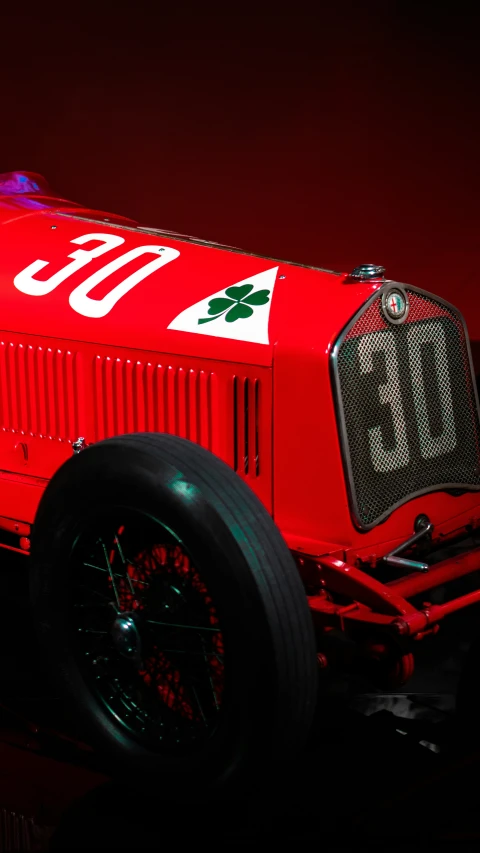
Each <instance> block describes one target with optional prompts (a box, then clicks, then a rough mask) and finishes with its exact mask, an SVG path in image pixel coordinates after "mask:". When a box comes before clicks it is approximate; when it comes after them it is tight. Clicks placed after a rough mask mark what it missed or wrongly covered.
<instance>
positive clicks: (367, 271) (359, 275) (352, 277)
mask: <svg viewBox="0 0 480 853" xmlns="http://www.w3.org/2000/svg"><path fill="white" fill-rule="evenodd" d="M384 278H385V267H380V266H377V264H360V266H359V267H355V269H353V270H352V272H351V273H349V274H348V275H347V276H346V278H345V279H344V282H345V284H350V283H352V284H353V283H355V282H357V281H383V280H384Z"/></svg>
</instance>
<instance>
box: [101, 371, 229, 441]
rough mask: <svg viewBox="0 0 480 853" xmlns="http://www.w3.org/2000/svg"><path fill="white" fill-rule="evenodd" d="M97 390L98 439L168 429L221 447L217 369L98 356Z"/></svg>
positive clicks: (165, 430) (194, 439)
mask: <svg viewBox="0 0 480 853" xmlns="http://www.w3.org/2000/svg"><path fill="white" fill-rule="evenodd" d="M93 392H94V407H93V408H94V431H95V440H96V441H99V440H101V439H103V438H107V437H108V436H112V435H122V434H124V433H131V432H164V433H170V434H171V435H178V436H180V437H181V438H188V439H190V441H194V442H196V443H197V444H201V445H202V446H203V447H206V448H207V449H208V450H211V451H212V452H218V441H219V436H218V422H219V412H218V409H219V400H218V377H217V375H216V374H215V373H213V372H208V371H205V370H193V369H186V368H183V367H175V366H172V365H162V364H153V363H151V362H142V361H132V360H130V359H120V358H110V357H108V356H107V357H102V356H97V357H96V358H95V360H94V364H93Z"/></svg>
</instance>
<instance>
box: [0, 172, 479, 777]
mask: <svg viewBox="0 0 480 853" xmlns="http://www.w3.org/2000/svg"><path fill="white" fill-rule="evenodd" d="M0 223H1V230H0V234H1V267H0V297H1V329H2V332H1V336H0V406H1V409H0V411H1V414H0V417H1V421H0V422H1V431H0V545H1V546H2V547H3V548H6V549H13V550H16V551H19V552H21V553H23V554H25V555H27V556H29V561H28V562H29V571H30V576H31V600H32V608H33V611H34V616H35V620H36V623H37V625H38V631H39V636H40V640H41V643H42V644H43V648H44V650H45V653H46V656H47V657H48V659H49V661H50V665H51V666H52V669H53V671H54V672H55V673H56V676H57V677H58V679H59V680H60V681H61V683H62V684H63V688H64V690H65V692H66V695H67V696H68V697H69V700H70V702H71V704H72V706H74V707H75V708H76V709H78V712H79V714H80V717H81V719H82V720H83V722H84V725H85V731H87V732H88V734H89V736H90V738H92V739H93V740H94V741H95V742H97V743H99V744H100V745H101V747H102V748H103V749H104V750H106V751H107V752H109V754H110V755H111V756H112V758H113V759H114V760H115V761H117V762H119V763H120V764H121V766H122V767H124V768H128V769H129V770H130V771H139V772H140V773H142V774H143V775H145V774H147V775H148V776H149V777H150V776H152V775H153V776H157V777H158V778H166V779H168V782H169V784H172V785H174V784H175V781H178V782H179V783H180V784H182V785H184V784H186V781H187V780H188V781H189V782H192V781H194V782H196V783H197V784H198V780H202V781H204V782H205V783H211V784H214V783H220V782H224V781H226V780H228V779H234V778H236V777H238V776H241V774H242V773H246V772H247V770H251V769H252V768H253V767H256V766H258V761H259V760H260V761H262V760H265V759H268V760H271V757H272V755H274V756H275V757H276V758H277V759H279V760H281V761H282V760H286V759H288V758H289V757H291V756H294V755H295V754H296V753H297V752H298V750H300V749H301V748H302V746H303V745H304V744H305V741H306V738H307V736H308V733H309V730H310V727H311V724H312V720H313V714H314V710H315V706H316V700H317V688H318V673H319V670H322V669H323V670H329V669H334V668H335V667H337V666H338V667H345V668H348V667H350V666H352V665H355V666H356V665H364V666H365V668H366V670H367V671H368V672H369V674H370V676H371V677H373V678H374V679H376V680H377V682H378V683H379V684H380V683H387V684H388V685H390V686H394V685H400V684H403V683H404V682H405V681H406V680H407V679H408V678H409V677H410V676H411V674H412V672H413V667H414V650H415V647H416V646H418V640H420V639H422V638H424V637H426V636H427V635H431V634H434V633H436V632H437V631H438V629H439V626H440V623H441V621H442V620H443V619H444V617H445V616H447V615H448V614H450V613H452V612H453V611H456V610H458V609H460V608H463V607H466V606H468V605H471V604H473V603H474V602H477V601H480V589H474V590H473V591H470V592H468V593H466V594H465V595H463V596H461V597H456V598H451V597H449V596H448V595H446V596H444V600H443V601H442V602H441V603H436V604H431V603H428V602H427V601H426V600H425V599H428V598H431V597H432V591H433V590H435V589H436V588H438V587H440V586H442V587H445V584H448V582H449V581H452V580H454V579H457V578H459V577H460V576H462V575H467V574H470V573H473V572H474V571H475V570H477V569H478V568H480V550H479V549H478V548H477V547H476V546H475V544H474V541H473V539H472V533H474V531H475V530H476V528H477V527H478V525H479V523H480V495H479V489H480V464H479V463H480V453H479V440H480V424H479V415H478V398H477V389H476V381H475V371H474V369H473V366H472V360H471V353H470V344H469V339H468V334H467V331H466V327H465V324H464V321H463V319H462V317H461V315H460V314H459V312H458V311H457V310H456V308H454V307H453V306H452V305H451V304H449V303H447V302H445V301H444V300H443V299H441V298H439V297H437V296H434V295H432V294H431V293H426V292H424V291H422V290H420V289H418V288H417V287H411V286H410V285H405V284H399V283H397V282H394V281H390V280H387V279H386V278H385V274H384V270H383V268H382V267H376V266H373V265H363V266H360V267H358V268H357V269H355V270H354V271H353V272H351V273H349V274H346V273H336V272H332V271H328V270H323V269H317V268H312V267H306V266H302V265H299V264H292V263H287V262H284V261H278V260H273V259H270V258H266V257H259V256H256V255H252V254H248V253H245V252H241V251H239V250H237V249H232V248H229V247H225V246H220V245H217V244H213V243H208V242H205V241H202V240H198V239H195V238H191V237H187V236H184V235H180V234H176V233H172V232H169V231H164V230H162V229H156V228H149V227H144V226H141V225H139V224H138V223H136V222H133V221H131V220H128V219H125V218H123V217H118V216H112V215H111V214H104V213H102V212H96V211H92V210H88V209H85V208H82V207H81V206H79V205H76V204H74V203H72V202H69V201H66V200H64V199H59V198H56V197H55V196H54V195H53V194H52V193H51V191H50V190H49V188H48V186H47V185H46V183H45V181H44V180H43V179H42V178H41V177H40V176H38V175H35V174H32V173H27V172H25V173H20V172H15V173H8V174H5V175H2V176H0ZM447 542H448V543H455V544H456V545H457V546H458V547H457V549H456V551H455V557H450V558H445V559H442V560H439V559H438V551H439V549H440V548H442V547H443V546H444V545H445V543H447ZM462 543H463V548H462ZM447 589H448V587H447Z"/></svg>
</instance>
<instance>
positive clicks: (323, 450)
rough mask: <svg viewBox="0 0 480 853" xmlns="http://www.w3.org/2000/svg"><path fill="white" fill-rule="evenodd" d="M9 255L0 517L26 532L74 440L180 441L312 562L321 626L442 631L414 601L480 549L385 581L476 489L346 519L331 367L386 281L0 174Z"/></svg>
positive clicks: (437, 536)
mask: <svg viewBox="0 0 480 853" xmlns="http://www.w3.org/2000/svg"><path fill="white" fill-rule="evenodd" d="M0 245H1V266H0V300H1V305H2V311H1V318H0V516H2V517H3V518H4V519H7V520H8V519H9V520H11V521H12V522H13V523H18V522H22V523H23V524H26V525H30V524H32V523H33V522H34V519H35V512H36V508H37V506H38V502H39V499H40V497H41V494H42V492H43V490H44V488H45V486H46V485H47V483H48V482H49V480H50V478H51V477H52V476H53V474H54V473H55V471H56V470H57V469H58V467H59V466H60V465H61V464H62V463H63V462H64V461H65V460H66V459H67V458H68V457H69V456H70V455H71V453H72V443H73V442H74V441H75V440H76V439H77V438H79V437H80V436H82V437H84V438H85V441H86V444H87V445H88V444H90V443H92V442H97V441H100V440H101V439H103V438H105V437H108V436H112V435H118V434H122V433H125V432H136V431H144V430H146V431H160V432H167V433H172V434H176V435H179V436H182V437H184V438H187V439H190V440H192V441H195V442H197V443H199V444H201V445H203V446H204V447H206V448H207V449H209V450H210V451H212V452H213V453H214V454H216V455H217V456H219V457H220V458H222V459H224V460H225V461H226V462H227V463H228V464H229V465H230V466H231V467H232V468H234V470H235V471H236V472H237V473H238V475H239V476H240V477H242V478H243V479H245V480H246V481H247V482H248V483H249V485H250V486H251V488H252V489H253V490H254V491H255V492H256V493H257V495H258V496H259V498H260V499H261V500H262V501H263V503H264V504H265V506H266V507H267V508H268V510H269V511H270V512H271V514H272V515H273V518H274V520H275V521H276V523H277V525H278V527H279V528H280V530H281V532H282V533H283V535H284V537H285V539H286V541H287V544H288V545H289V546H290V548H291V549H292V550H293V551H295V552H296V554H297V556H299V560H300V555H302V554H303V555H305V557H306V558H307V562H308V558H312V559H313V566H314V568H313V570H311V577H312V578H313V586H314V587H315V585H316V587H317V588H316V590H315V594H312V595H311V596H310V605H311V608H312V611H313V612H314V613H315V615H316V618H318V619H319V620H320V622H319V624H320V623H321V625H323V626H324V627H325V628H327V627H329V626H331V625H337V626H340V627H341V628H342V629H343V628H345V627H346V626H347V627H348V625H350V626H352V625H357V626H363V627H364V628H368V626H370V627H371V628H378V627H384V628H388V627H391V626H392V625H393V623H394V621H395V620H398V619H400V620H401V622H402V624H405V625H407V626H408V628H407V629H405V630H406V631H407V633H410V634H415V633H416V634H421V633H422V632H424V631H426V630H430V627H431V625H432V619H431V618H430V617H426V616H425V613H424V612H422V611H418V610H417V609H416V608H415V607H414V606H413V605H412V604H411V603H410V602H409V601H408V598H409V597H411V596H412V595H414V594H415V593H416V592H419V591H426V590H427V589H431V588H432V587H433V586H435V585H438V584H440V583H446V582H448V581H449V580H451V579H453V578H455V577H459V576H461V575H462V574H466V573H469V572H471V571H474V568H473V566H474V565H475V566H476V561H477V560H478V555H477V551H476V550H475V551H472V552H471V553H470V554H469V555H467V556H466V557H465V558H463V559H462V561H461V562H455V561H451V560H448V561H445V563H442V564H440V565H438V566H436V567H435V568H432V569H431V571H430V572H429V574H427V575H415V576H414V577H408V578H405V579H402V580H400V581H396V582H392V583H382V582H380V581H379V580H377V579H375V577H373V572H374V570H375V569H376V567H377V564H378V563H379V561H381V559H382V557H384V556H385V555H386V554H387V553H388V552H389V551H391V550H393V548H396V547H398V546H399V545H401V543H402V542H404V541H405V540H406V539H408V538H409V537H410V536H411V535H412V532H413V529H414V522H415V519H416V518H417V516H419V515H420V514H426V515H427V516H428V517H429V519H430V522H431V523H432V525H433V531H434V532H433V544H434V545H438V544H441V543H442V541H447V540H448V539H449V538H455V537H461V536H462V535H465V534H466V533H467V532H468V531H469V530H472V529H475V528H476V527H478V525H479V524H480V495H479V493H478V492H475V491H470V492H466V493H464V494H461V495H454V494H447V493H446V492H440V491H437V492H432V493H430V494H426V495H423V496H420V497H416V498H414V499H413V500H410V501H407V502H405V503H404V504H403V505H402V506H400V507H399V508H398V509H396V510H395V511H394V512H392V513H391V515H390V516H389V517H388V518H387V519H386V520H385V521H384V522H383V523H382V524H380V525H377V526H376V527H374V528H373V529H371V530H369V531H368V532H366V531H361V530H359V529H358V528H357V527H356V526H355V524H354V523H353V521H352V517H351V509H350V505H349V500H348V495H347V489H346V484H345V469H344V462H343V460H342V455H341V448H340V442H339V434H338V423H337V416H336V411H335V407H334V399H333V393H332V378H331V373H330V364H331V359H330V356H331V352H332V346H333V344H334V343H335V341H336V339H337V338H338V336H339V335H340V333H341V331H342V330H343V329H344V327H345V326H346V325H347V323H348V322H349V321H350V320H351V319H352V317H353V316H354V315H355V314H356V312H357V311H358V310H359V309H360V308H361V307H362V306H363V305H364V303H365V302H366V301H367V300H368V299H369V298H370V297H371V296H373V295H374V294H375V292H376V290H377V289H378V288H379V287H380V286H381V282H380V281H378V280H375V281H371V282H370V283H369V282H359V283H355V284H352V283H349V284H348V286H347V285H346V284H345V274H344V273H342V274H337V273H332V272H328V271H324V270H320V269H313V268H307V267H302V266H301V265H298V264H290V263H287V262H284V261H276V260H272V259H269V258H264V257H258V256H254V255H249V254H247V253H244V252H240V251H238V250H235V249H230V248H228V247H222V246H218V245H215V244H207V243H205V242H202V241H199V240H194V239H191V238H188V237H184V236H182V235H177V234H173V233H172V232H164V231H159V230H156V229H154V228H144V227H142V226H139V225H138V223H136V222H133V221H131V220H128V219H125V218H122V217H116V216H112V215H111V214H105V213H102V212H98V211H88V210H85V209H82V208H80V207H79V206H78V205H75V204H73V203H71V202H68V201H65V200H63V199H55V198H53V197H52V196H50V194H49V190H48V187H47V185H46V183H45V182H44V181H43V180H42V179H40V178H39V176H35V175H31V174H29V173H23V174H20V173H16V174H12V175H9V176H6V177H3V178H2V176H0ZM418 284H421V282H418ZM440 313H441V312H440ZM252 317H253V319H252V320H251V322H250V324H249V323H246V319H247V318H252ZM1 528H3V529H4V530H6V531H7V530H9V527H8V525H7V526H5V524H3V525H2V523H0V529H1ZM28 532H29V531H28V530H23V529H22V531H20V530H19V531H18V533H19V536H20V535H22V536H23V540H22V542H23V544H22V546H21V547H20V549H19V550H21V551H22V552H23V553H26V542H27V541H28V535H27V533H28ZM5 545H6V546H8V547H10V548H12V547H16V545H14V544H12V543H11V542H6V543H5ZM477 597H478V594H477V593H476V592H475V593H471V594H470V596H467V597H466V598H465V599H463V600H460V599H458V600H457V604H455V603H453V602H451V603H449V604H448V605H442V606H441V607H443V608H444V609H443V610H442V611H440V610H438V611H435V613H437V615H438V614H439V613H440V612H442V617H440V616H439V617H438V618H443V615H445V614H446V613H447V612H451V611H452V610H453V609H456V607H458V606H467V605H468V604H470V603H472V602H473V601H476V600H477ZM460 601H461V602H462V603H459V602H460ZM432 612H433V611H432ZM432 618H433V617H432ZM321 620H323V622H322V621H321ZM429 620H430V621H429ZM433 621H435V620H433ZM397 624H400V623H397ZM371 648H378V644H376V643H372V644H371ZM405 660H406V659H405ZM409 668H410V664H409V663H408V665H407V663H405V661H403V663H402V662H401V661H400V662H398V667H397V669H398V671H399V672H400V671H402V672H404V673H405V672H406V671H407V670H409Z"/></svg>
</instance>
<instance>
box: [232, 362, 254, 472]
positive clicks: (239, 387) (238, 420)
mask: <svg viewBox="0 0 480 853" xmlns="http://www.w3.org/2000/svg"><path fill="white" fill-rule="evenodd" d="M259 392H260V383H259V380H258V379H252V378H250V377H248V376H234V378H233V467H234V470H235V471H236V472H237V473H238V474H241V475H242V474H243V475H244V476H249V477H258V476H259V474H260V449H259V418H258V412H259V408H258V402H259Z"/></svg>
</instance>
